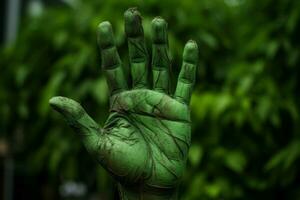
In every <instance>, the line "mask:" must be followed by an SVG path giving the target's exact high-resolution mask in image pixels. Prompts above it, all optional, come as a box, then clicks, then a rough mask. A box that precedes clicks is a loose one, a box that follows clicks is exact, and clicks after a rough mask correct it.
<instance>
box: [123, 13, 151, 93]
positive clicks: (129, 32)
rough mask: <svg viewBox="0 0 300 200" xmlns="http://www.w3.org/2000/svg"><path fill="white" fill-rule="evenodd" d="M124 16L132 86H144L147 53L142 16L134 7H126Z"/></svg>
mask: <svg viewBox="0 0 300 200" xmlns="http://www.w3.org/2000/svg"><path fill="white" fill-rule="evenodd" d="M124 17H125V32H126V36H127V40H128V48H129V59H130V64H131V76H132V84H133V88H146V86H147V77H148V70H147V64H148V53H147V49H146V45H145V39H144V29H143V26H142V17H141V15H140V13H139V11H138V10H137V9H136V8H130V9H128V10H127V11H126V12H125V13H124Z"/></svg>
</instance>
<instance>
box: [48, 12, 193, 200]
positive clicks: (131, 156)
mask: <svg viewBox="0 0 300 200" xmlns="http://www.w3.org/2000/svg"><path fill="white" fill-rule="evenodd" d="M125 32H126V35H127V38H128V47H129V55H130V67H131V76H132V89H129V88H128V86H127V80H128V78H127V77H125V75H124V73H123V67H122V63H121V60H120V57H119V55H118V52H117V49H116V46H115V42H114V36H113V32H112V28H111V25H110V23H109V22H102V23H100V25H99V26H98V43H99V46H100V49H101V59H102V67H103V69H104V72H105V76H106V79H107V83H108V85H109V89H110V94H111V96H110V115H109V117H108V119H107V122H106V123H105V125H104V127H103V128H101V127H100V126H99V125H98V124H97V123H96V122H95V121H94V120H93V119H92V118H91V117H90V116H89V115H88V114H87V113H86V112H85V110H84V109H83V108H82V107H81V105H80V104H79V103H77V102H75V101H74V100H71V99H68V98H65V97H53V98H52V99H51V100H50V104H51V106H52V107H53V108H54V109H55V110H57V111H58V112H60V113H61V114H62V115H63V116H64V117H65V119H66V120H67V122H68V123H69V125H70V126H71V127H72V128H73V129H75V131H76V132H77V133H78V134H79V135H80V136H81V138H82V141H83V143H84V145H85V147H86V149H87V150H88V152H89V153H90V154H92V155H93V156H94V157H95V158H96V159H97V160H98V161H99V162H100V164H101V165H102V166H103V167H104V168H105V169H107V171H109V172H110V173H111V174H112V176H113V177H114V178H115V179H116V180H117V182H118V183H119V191H120V196H121V199H146V200H147V199H177V192H176V191H177V187H178V184H179V181H180V178H181V176H182V174H183V171H184V168H185V164H186V160H187V154H188V149H189V146H190V140H191V120H190V111H189V106H188V105H189V102H190V97H191V94H192V90H193V85H194V82H195V74H196V68H197V62H198V47H197V44H196V43H195V42H194V41H188V42H187V44H186V45H185V48H184V52H183V63H182V68H181V71H180V74H179V77H178V82H177V87H176V90H175V93H174V95H172V94H170V93H169V88H170V85H169V84H170V75H169V67H170V65H171V62H170V58H169V52H168V39H167V23H166V22H165V21H164V20H163V19H162V18H160V17H157V18H155V19H154V20H153V21H152V41H153V45H152V62H151V71H152V77H153V78H152V79H153V82H152V84H151V85H152V87H149V85H150V84H148V75H149V74H150V73H149V72H148V63H149V59H148V54H147V50H146V47H145V41H144V31H143V27H142V22H141V16H140V14H139V12H138V11H137V10H136V9H129V10H127V11H126V12H125Z"/></svg>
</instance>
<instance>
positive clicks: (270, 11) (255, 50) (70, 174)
mask: <svg viewBox="0 0 300 200" xmlns="http://www.w3.org/2000/svg"><path fill="white" fill-rule="evenodd" d="M5 2H6V3H5ZM7 2H8V0H7V1H1V13H0V15H1V20H0V21H1V22H0V26H1V31H0V34H1V35H0V36H1V49H0V187H1V188H0V191H1V192H0V193H1V194H0V195H1V197H0V199H4V200H13V199H16V200H23V199H32V200H35V199H39V200H53V199H90V200H93V199H95V200H96V199H101V200H105V199H117V195H116V194H117V191H116V189H115V183H114V182H113V181H112V179H111V178H110V177H109V175H108V174H107V173H106V172H105V171H104V169H102V168H101V167H100V166H99V165H98V164H97V163H96V162H95V161H94V160H93V159H92V158H91V157H90V156H89V155H88V153H87V152H86V150H85V149H84V148H83V146H82V144H81V143H80V141H79V139H78V138H77V137H76V135H75V134H73V132H72V131H71V129H70V128H68V127H67V125H66V124H65V122H64V121H63V120H62V119H61V118H60V116H59V115H58V114H57V113H54V112H53V111H52V110H51V109H50V107H49V105H48V100H49V99H50V98H51V97H52V96H56V95H63V96H68V97H70V98H73V99H76V100H78V101H79V102H82V104H83V106H84V107H85V108H86V110H87V111H88V112H89V113H90V115H91V116H93V117H94V118H95V119H96V120H97V121H99V123H103V122H104V121H105V119H106V117H107V115H108V101H107V100H108V98H107V97H108V91H107V87H106V82H105V80H104V77H103V74H102V72H101V69H100V63H101V60H100V57H99V51H98V48H97V46H96V27H97V25H98V23H100V22H101V21H104V20H109V21H110V22H111V23H112V25H113V28H114V30H115V35H116V40H117V45H118V47H119V53H120V55H121V57H122V59H123V62H124V65H125V66H127V67H128V56H127V53H128V52H127V44H126V39H125V37H124V27H123V12H124V11H125V10H126V9H127V8H129V7H138V8H139V10H140V12H141V13H142V15H143V22H144V28H145V34H146V37H147V43H148V44H149V45H148V46H149V47H150V42H151V41H150V35H149V33H150V31H149V30H150V22H151V20H152V18H153V17H155V16H158V15H160V16H162V17H164V18H165V19H166V20H167V21H168V24H169V40H170V50H171V53H172V58H173V68H172V72H173V75H174V77H176V76H177V74H178V71H179V68H180V63H181V54H182V50H183V46H184V43H185V42H186V41H187V40H188V39H191V38H192V39H194V40H196V41H197V43H198V45H199V48H200V55H199V56H200V63H199V70H198V73H197V84H196V89H195V92H194V94H193V97H192V103H191V110H192V120H193V130H192V145H191V149H190V152H189V159H188V164H187V170H186V173H185V175H184V178H183V181H182V185H181V199H184V200H194V199H195V200H197V199H224V200H225V199H226V200H234V199H246V200H247V199H257V200H258V199H278V200H282V199H287V200H297V199H300V172H299V168H300V123H299V122H300V121H299V117H300V116H299V109H300V99H299V91H300V90H299V89H300V87H299V78H300V76H299V72H300V70H299V64H300V57H299V56H300V55H299V54H300V48H299V47H300V45H299V42H300V38H299V36H300V1H298V0H252V1H250V0H213V1H212V0H201V1H192V0H184V1H179V0H165V1H162V0H147V1H146V0H144V1H142V0H131V1H118V0H110V1H108V0H107V1H105V0H84V1H83V0H81V1H80V0H68V1H67V0H66V1H39V0H31V1H20V3H21V4H20V8H19V10H18V13H15V14H17V15H18V16H19V18H18V22H17V23H16V27H17V29H16V32H15V34H16V37H12V38H10V39H7V35H6V34H7V27H8V24H7V22H8V21H9V19H8V18H7V11H8V10H7V5H6V4H7ZM149 49H150V48H149ZM149 52H151V51H149ZM2 197H3V198H2Z"/></svg>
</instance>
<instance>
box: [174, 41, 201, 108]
mask: <svg viewBox="0 0 300 200" xmlns="http://www.w3.org/2000/svg"><path fill="white" fill-rule="evenodd" d="M197 63H198V46H197V43H196V42H195V41H193V40H190V41H188V42H187V43H186V45H185V47H184V50H183V62H182V67H181V71H180V73H179V76H178V82H177V87H176V90H175V94H174V98H175V99H177V100H179V101H182V102H184V103H187V104H189V102H190V99H191V95H192V91H193V86H194V84H195V77H196V70H197Z"/></svg>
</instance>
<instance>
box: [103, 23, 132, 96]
mask: <svg viewBox="0 0 300 200" xmlns="http://www.w3.org/2000/svg"><path fill="white" fill-rule="evenodd" d="M98 44H99V46H100V49H101V65H102V68H103V69H104V72H105V75H106V80H107V83H108V86H109V89H110V93H111V94H112V95H113V94H116V93H119V92H122V91H124V90H126V89H127V81H126V78H125V75H124V71H123V68H122V62H121V59H120V56H119V54H118V51H117V48H116V46H115V40H114V35H113V31H112V27H111V24H110V23H109V22H107V21H106V22H102V23H100V24H99V26H98Z"/></svg>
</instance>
